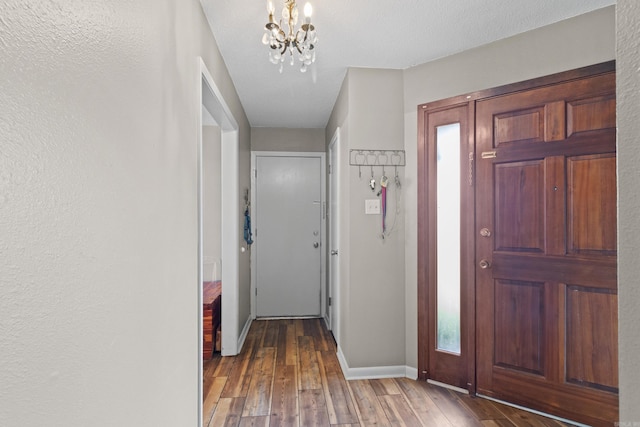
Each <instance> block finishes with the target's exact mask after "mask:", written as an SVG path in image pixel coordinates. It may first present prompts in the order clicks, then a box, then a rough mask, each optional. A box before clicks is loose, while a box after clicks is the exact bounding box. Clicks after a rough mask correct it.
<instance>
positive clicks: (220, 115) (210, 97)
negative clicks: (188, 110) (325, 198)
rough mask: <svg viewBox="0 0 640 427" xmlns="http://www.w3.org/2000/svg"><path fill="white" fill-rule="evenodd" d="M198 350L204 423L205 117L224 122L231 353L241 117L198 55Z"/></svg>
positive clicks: (235, 345) (230, 350) (225, 324)
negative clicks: (205, 115)
mask: <svg viewBox="0 0 640 427" xmlns="http://www.w3.org/2000/svg"><path fill="white" fill-rule="evenodd" d="M197 63H198V66H197V70H198V73H197V74H198V75H197V89H196V90H197V96H196V98H197V120H196V124H197V190H196V191H197V200H198V205H197V211H198V218H197V235H198V250H197V254H198V255H197V257H198V259H197V263H196V265H197V270H198V272H197V280H198V283H197V284H196V289H197V295H198V297H197V300H198V301H197V304H198V307H197V313H198V318H197V331H198V333H197V337H198V343H197V349H198V352H197V355H198V361H197V363H198V369H197V370H198V378H197V381H198V425H202V405H203V402H202V397H203V390H202V387H203V386H202V376H203V362H202V347H203V343H202V339H203V331H202V314H203V313H202V311H203V310H202V299H203V295H202V292H203V291H202V281H203V278H204V274H203V266H204V259H203V256H204V251H203V227H204V220H203V205H204V203H203V194H202V190H203V166H202V164H203V159H202V144H203V142H202V134H203V132H202V126H203V124H204V121H205V117H204V114H206V112H205V111H203V110H204V109H206V110H207V112H208V113H209V114H210V115H211V117H212V118H213V120H214V121H215V122H216V123H217V124H218V126H219V127H220V133H221V135H220V136H221V138H220V140H221V148H220V150H221V154H220V155H221V173H220V175H221V183H220V185H221V189H222V191H221V199H222V200H221V203H222V218H221V223H222V230H221V240H222V242H221V243H222V245H221V247H222V259H223V260H224V268H223V269H222V306H223V307H224V310H222V318H221V327H222V337H221V342H222V355H224V356H231V355H236V354H238V352H239V347H240V345H241V344H240V343H239V333H238V317H239V313H238V301H239V299H238V293H239V274H240V264H239V256H238V253H239V247H240V246H239V241H238V235H237V230H238V226H239V224H240V223H239V219H238V210H239V209H238V201H239V198H240V196H239V194H238V186H239V175H238V170H239V162H238V152H239V145H240V142H239V132H238V122H237V121H236V119H235V118H234V116H233V113H232V112H231V109H230V108H229V106H228V104H227V102H226V101H225V99H224V97H223V96H222V92H221V91H220V89H219V88H218V86H217V85H216V83H215V80H214V79H213V76H212V75H211V73H210V72H209V69H208V68H207V66H206V64H205V63H204V60H203V59H202V57H198V58H197Z"/></svg>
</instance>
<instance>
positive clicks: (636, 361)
mask: <svg viewBox="0 0 640 427" xmlns="http://www.w3.org/2000/svg"><path fill="white" fill-rule="evenodd" d="M616 17H617V33H616V35H617V60H616V65H617V76H616V78H617V118H618V281H619V283H618V288H619V293H618V304H619V322H620V324H619V336H618V339H619V342H620V358H619V362H620V366H619V369H620V375H619V377H620V421H623V422H625V423H628V424H624V425H632V424H633V425H637V424H638V423H640V406H639V405H638V385H639V384H640V357H639V356H638V355H640V335H639V334H638V325H640V310H639V309H638V306H639V305H640V286H638V277H640V264H639V263H638V251H639V250H640V244H639V242H640V216H639V215H638V212H640V186H638V181H640V167H638V165H639V164H640V150H638V142H639V141H640V137H639V136H640V68H639V61H640V59H639V52H640V38H639V37H638V34H640V3H638V1H637V0H618V4H617V10H616Z"/></svg>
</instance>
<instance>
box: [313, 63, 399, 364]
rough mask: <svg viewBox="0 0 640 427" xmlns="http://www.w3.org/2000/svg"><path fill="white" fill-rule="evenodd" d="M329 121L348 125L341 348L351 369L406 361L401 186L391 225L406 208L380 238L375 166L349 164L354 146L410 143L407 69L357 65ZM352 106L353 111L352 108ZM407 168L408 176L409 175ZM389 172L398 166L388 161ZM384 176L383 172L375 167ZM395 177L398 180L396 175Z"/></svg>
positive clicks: (391, 205)
mask: <svg viewBox="0 0 640 427" xmlns="http://www.w3.org/2000/svg"><path fill="white" fill-rule="evenodd" d="M347 78H348V84H345V85H343V88H342V91H341V92H340V95H339V97H338V102H337V104H336V107H335V108H334V111H333V114H332V116H331V119H330V121H329V126H328V128H327V133H326V137H327V139H328V140H330V139H331V137H332V136H333V134H334V132H335V128H336V127H337V126H341V158H342V167H341V172H342V173H341V176H342V177H344V179H343V183H342V185H341V191H342V194H341V206H340V209H341V212H340V223H341V239H340V267H341V275H340V276H341V287H342V292H341V300H340V307H341V317H340V337H341V338H340V339H341V343H340V344H341V350H342V352H343V354H344V356H345V359H346V362H347V364H348V365H349V367H350V368H361V367H371V366H404V364H405V354H404V347H405V342H404V339H405V338H404V328H405V326H404V305H405V302H404V245H403V240H404V212H403V210H402V207H403V205H402V202H401V200H402V199H401V195H402V193H401V192H398V190H397V189H396V188H395V187H394V186H393V185H390V186H389V193H388V210H387V211H388V214H387V219H388V221H387V224H388V225H389V226H391V224H392V223H393V219H394V217H395V216H396V196H398V201H400V208H401V209H400V213H399V214H397V215H398V219H397V222H396V225H395V229H394V231H393V232H392V233H391V234H390V235H389V236H388V237H387V238H386V239H384V240H382V239H381V238H380V234H381V223H380V218H381V217H380V215H365V213H364V203H365V200H366V199H375V198H376V197H377V196H376V194H375V193H373V192H372V191H371V189H370V188H369V187H368V183H369V179H370V177H371V170H370V169H367V168H362V177H360V176H359V171H358V168H357V167H354V166H351V167H349V166H348V163H349V150H350V149H371V150H376V149H388V150H393V149H402V148H403V117H402V72H401V71H398V70H370V69H350V70H349V71H348V76H347ZM347 109H348V113H347V112H346V110H347ZM402 169H403V168H399V170H398V173H399V176H400V179H401V180H403V179H404V171H403V170H402ZM385 172H386V174H387V176H388V177H393V176H394V169H393V168H391V167H390V168H387V169H386V171H385ZM374 174H375V178H376V181H377V182H379V180H380V177H381V175H382V169H381V168H380V167H377V168H375V170H374ZM390 182H393V180H392V179H391V180H390Z"/></svg>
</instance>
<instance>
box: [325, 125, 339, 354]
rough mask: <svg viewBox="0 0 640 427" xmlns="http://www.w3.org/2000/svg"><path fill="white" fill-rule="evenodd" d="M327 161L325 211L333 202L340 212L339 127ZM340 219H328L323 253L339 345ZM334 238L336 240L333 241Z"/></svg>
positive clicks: (333, 328)
mask: <svg viewBox="0 0 640 427" xmlns="http://www.w3.org/2000/svg"><path fill="white" fill-rule="evenodd" d="M332 152H335V158H336V161H335V164H331V158H332V156H331V153H332ZM329 163H330V169H331V173H330V174H329V188H330V189H331V188H334V186H333V185H332V184H331V183H332V181H333V180H335V183H336V185H335V188H336V191H335V194H333V193H330V194H329V197H330V199H329V203H328V206H327V212H329V214H330V213H331V212H332V205H333V204H334V203H335V204H336V206H337V209H336V211H337V212H340V208H339V206H340V128H339V127H338V128H336V131H335V133H334V134H333V137H332V138H331V142H330V143H329ZM334 235H335V236H338V238H337V239H334V237H333V236H334ZM339 236H340V219H339V217H336V218H333V217H331V221H329V231H328V239H327V241H328V245H327V248H326V250H325V253H328V256H329V261H328V266H329V278H328V283H329V286H328V288H329V296H330V297H331V304H332V305H331V307H330V310H331V313H330V315H329V328H330V329H331V332H332V333H333V337H334V338H335V340H336V343H338V346H339V345H340V237H339ZM334 240H336V241H334ZM332 250H337V251H338V255H336V256H335V257H333V256H332V255H331V251H332ZM332 268H334V269H336V270H337V275H336V277H337V283H334V282H333V280H332V279H333V277H334V275H333V271H332Z"/></svg>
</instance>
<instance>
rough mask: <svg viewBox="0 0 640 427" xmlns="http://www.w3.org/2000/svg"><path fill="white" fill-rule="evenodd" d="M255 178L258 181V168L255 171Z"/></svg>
mask: <svg viewBox="0 0 640 427" xmlns="http://www.w3.org/2000/svg"><path fill="white" fill-rule="evenodd" d="M253 177H254V178H255V179H258V168H255V169H254V170H253Z"/></svg>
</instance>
